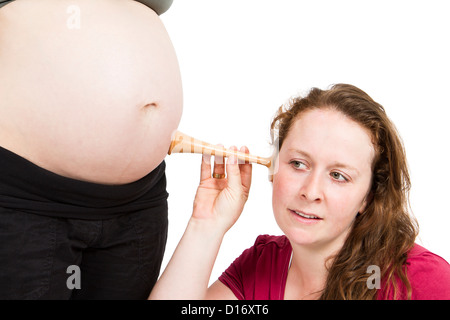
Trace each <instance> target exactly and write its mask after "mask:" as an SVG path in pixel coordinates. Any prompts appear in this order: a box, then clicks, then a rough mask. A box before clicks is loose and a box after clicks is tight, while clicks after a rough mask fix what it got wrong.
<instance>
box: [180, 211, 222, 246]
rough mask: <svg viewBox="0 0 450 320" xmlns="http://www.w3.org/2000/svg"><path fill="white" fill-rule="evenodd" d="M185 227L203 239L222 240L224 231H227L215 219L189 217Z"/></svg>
mask: <svg viewBox="0 0 450 320" xmlns="http://www.w3.org/2000/svg"><path fill="white" fill-rule="evenodd" d="M187 229H188V230H191V231H193V232H194V233H195V234H198V235H201V236H202V238H204V239H209V240H220V241H222V239H223V237H224V236H225V233H226V232H227V231H228V229H226V228H224V227H223V226H221V225H220V223H217V222H216V221H211V220H209V219H199V218H195V217H191V218H190V219H189V222H188V226H187Z"/></svg>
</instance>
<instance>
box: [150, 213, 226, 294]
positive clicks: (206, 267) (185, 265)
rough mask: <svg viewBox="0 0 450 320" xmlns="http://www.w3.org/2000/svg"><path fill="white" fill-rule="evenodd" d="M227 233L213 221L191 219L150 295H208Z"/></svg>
mask: <svg viewBox="0 0 450 320" xmlns="http://www.w3.org/2000/svg"><path fill="white" fill-rule="evenodd" d="M224 234H225V232H222V231H217V229H216V228H214V227H213V226H211V224H210V223H209V222H204V221H198V220H195V219H191V220H190V221H189V224H188V226H187V228H186V231H185V233H184V235H183V237H182V238H181V240H180V243H179V244H178V246H177V248H176V249H175V252H174V254H173V256H172V258H171V259H170V261H169V263H168V265H167V267H166V269H165V270H164V272H163V274H162V275H161V277H160V279H159V280H158V282H157V283H156V285H155V287H154V288H153V290H152V292H151V294H150V297H149V299H152V300H176V299H188V300H195V299H205V297H206V293H207V290H208V283H209V278H210V276H211V272H212V269H213V266H214V262H215V260H216V257H217V254H218V252H219V248H220V245H221V243H222V239H223V236H224Z"/></svg>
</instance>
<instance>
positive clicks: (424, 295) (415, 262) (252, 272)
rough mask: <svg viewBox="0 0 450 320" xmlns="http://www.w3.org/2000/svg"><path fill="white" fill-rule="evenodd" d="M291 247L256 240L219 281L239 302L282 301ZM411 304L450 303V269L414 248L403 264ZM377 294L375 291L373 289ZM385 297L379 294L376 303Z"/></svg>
mask: <svg viewBox="0 0 450 320" xmlns="http://www.w3.org/2000/svg"><path fill="white" fill-rule="evenodd" d="M291 253H292V247H291V244H290V242H289V240H288V239H287V238H286V237H285V236H269V235H262V236H259V237H258V238H257V239H256V241H255V244H254V246H253V247H251V248H249V249H247V250H245V251H244V252H243V253H242V255H241V256H240V257H238V258H237V259H236V260H235V261H234V262H233V263H232V264H231V265H230V267H228V269H227V270H226V271H225V272H224V273H223V274H222V275H221V276H220V277H219V280H220V281H221V282H222V283H224V284H225V285H226V286H227V287H228V288H230V289H231V291H233V293H234V295H235V296H236V297H237V298H238V299H240V300H282V299H283V298H284V291H285V287H286V279H287V274H288V270H289V262H290V258H291ZM406 266H407V276H408V279H409V281H410V283H411V287H412V299H413V300H435V299H445V300H449V299H450V265H449V264H448V262H447V261H445V260H444V259H443V258H441V257H440V256H438V255H435V254H433V253H431V252H430V251H428V250H427V249H425V248H423V247H421V246H419V245H417V244H415V245H414V247H413V248H412V249H411V250H410V252H409V253H408V257H407V260H406ZM373 290H376V289H373ZM386 298H387V299H392V296H391V295H389V296H388V297H386V295H385V293H384V292H383V291H382V290H381V291H380V292H379V293H378V299H386Z"/></svg>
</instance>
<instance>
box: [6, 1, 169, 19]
mask: <svg viewBox="0 0 450 320" xmlns="http://www.w3.org/2000/svg"><path fill="white" fill-rule="evenodd" d="M13 1H14V0H0V8H1V7H3V6H4V5H7V4H8V3H10V2H13ZM136 1H138V2H140V3H143V4H145V5H146V6H147V7H149V8H150V9H152V10H153V11H155V12H156V13H157V14H158V15H160V14H163V13H164V12H166V11H167V10H168V9H169V8H170V6H171V5H172V2H173V0H136Z"/></svg>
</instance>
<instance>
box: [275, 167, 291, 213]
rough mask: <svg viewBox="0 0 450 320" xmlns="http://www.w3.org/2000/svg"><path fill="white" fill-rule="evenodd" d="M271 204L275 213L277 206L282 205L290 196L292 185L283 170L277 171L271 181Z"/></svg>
mask: <svg viewBox="0 0 450 320" xmlns="http://www.w3.org/2000/svg"><path fill="white" fill-rule="evenodd" d="M272 188H273V189H272V206H273V209H274V212H275V214H276V212H277V210H276V209H277V208H281V207H284V206H285V204H286V203H287V199H289V197H291V196H292V192H293V191H292V190H293V185H292V183H291V182H290V181H289V179H288V177H287V176H286V175H284V174H283V172H280V171H279V172H277V174H275V175H274V177H273V182H272Z"/></svg>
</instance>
